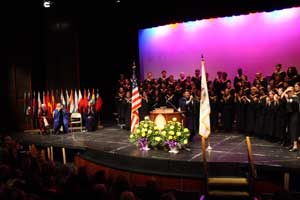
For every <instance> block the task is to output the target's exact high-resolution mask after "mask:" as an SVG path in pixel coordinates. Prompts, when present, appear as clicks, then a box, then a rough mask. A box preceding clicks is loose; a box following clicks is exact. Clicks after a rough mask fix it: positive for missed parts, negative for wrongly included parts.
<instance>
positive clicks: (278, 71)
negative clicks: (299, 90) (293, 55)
mask: <svg viewBox="0 0 300 200" xmlns="http://www.w3.org/2000/svg"><path fill="white" fill-rule="evenodd" d="M281 68H282V65H281V64H277V65H276V66H275V71H274V72H273V74H272V80H275V75H279V80H280V81H284V80H285V76H286V73H285V72H284V71H282V70H281Z"/></svg>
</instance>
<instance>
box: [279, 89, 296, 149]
mask: <svg viewBox="0 0 300 200" xmlns="http://www.w3.org/2000/svg"><path fill="white" fill-rule="evenodd" d="M282 96H284V97H285V98H286V101H287V103H286V107H287V113H288V135H289V137H290V138H291V143H292V146H291V147H290V151H291V152H295V151H297V150H298V137H299V128H300V127H299V126H300V122H299V121H300V116H299V115H300V100H299V97H298V96H297V95H295V94H294V88H293V87H288V88H287V89H286V90H285V91H284V93H283V95H282Z"/></svg>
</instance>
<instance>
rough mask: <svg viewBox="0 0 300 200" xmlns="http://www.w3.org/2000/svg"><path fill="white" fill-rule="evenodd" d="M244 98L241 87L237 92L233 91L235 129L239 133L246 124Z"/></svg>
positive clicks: (243, 129) (242, 131)
mask: <svg viewBox="0 0 300 200" xmlns="http://www.w3.org/2000/svg"><path fill="white" fill-rule="evenodd" d="M245 103H246V99H245V94H244V90H243V88H240V89H239V90H238V92H237V93H235V98H234V104H235V119H236V129H237V131H238V132H239V133H244V131H245V124H246V115H245V112H246V110H245V109H246V106H245Z"/></svg>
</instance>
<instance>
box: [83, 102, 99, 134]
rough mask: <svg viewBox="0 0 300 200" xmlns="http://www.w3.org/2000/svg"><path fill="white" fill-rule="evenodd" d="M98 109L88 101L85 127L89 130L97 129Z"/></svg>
mask: <svg viewBox="0 0 300 200" xmlns="http://www.w3.org/2000/svg"><path fill="white" fill-rule="evenodd" d="M96 125H97V123H96V109H95V106H94V105H93V103H92V102H89V103H88V107H87V108H86V110H85V127H86V130H87V131H95V130H96Z"/></svg>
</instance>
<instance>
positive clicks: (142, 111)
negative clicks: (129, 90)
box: [139, 91, 150, 120]
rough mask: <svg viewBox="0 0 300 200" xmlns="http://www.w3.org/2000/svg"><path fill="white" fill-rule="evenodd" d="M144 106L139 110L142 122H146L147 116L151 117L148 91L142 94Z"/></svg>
mask: <svg viewBox="0 0 300 200" xmlns="http://www.w3.org/2000/svg"><path fill="white" fill-rule="evenodd" d="M142 94H143V95H142V106H141V107H140V108H139V115H140V120H144V119H145V117H146V116H148V115H149V109H150V105H149V103H150V102H149V99H148V95H147V92H146V91H143V92H142Z"/></svg>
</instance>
